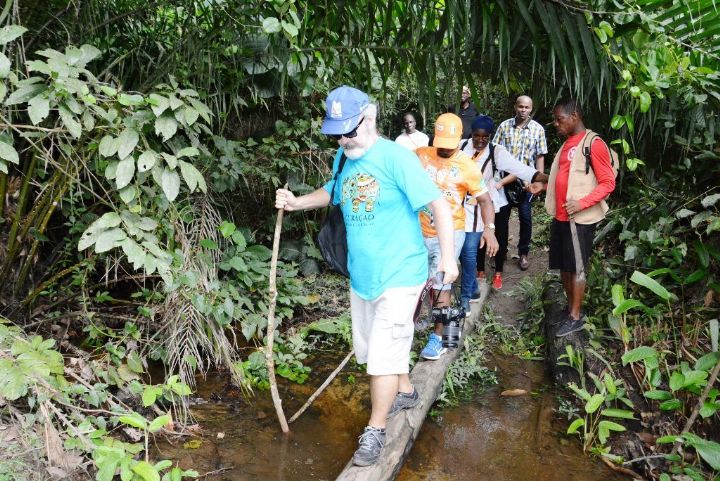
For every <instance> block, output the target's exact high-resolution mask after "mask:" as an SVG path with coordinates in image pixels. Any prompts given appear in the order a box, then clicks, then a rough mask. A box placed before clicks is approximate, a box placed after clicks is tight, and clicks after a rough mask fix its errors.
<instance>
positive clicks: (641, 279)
mask: <svg viewBox="0 0 720 481" xmlns="http://www.w3.org/2000/svg"><path fill="white" fill-rule="evenodd" d="M630 280H631V281H633V282H634V283H635V284H639V285H641V286H643V287H645V288H647V289H650V290H651V291H652V292H654V293H655V295H657V296H658V297H659V298H661V299H662V300H664V301H668V300H670V298H671V297H672V295H671V294H670V292H668V290H667V289H665V288H664V287H663V286H661V285H660V283H659V282H658V281H656V280H655V279H653V278H651V277H648V276H646V275H645V274H643V273H642V272H640V271H635V272H633V274H632V276H630Z"/></svg>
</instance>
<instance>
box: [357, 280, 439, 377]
mask: <svg viewBox="0 0 720 481" xmlns="http://www.w3.org/2000/svg"><path fill="white" fill-rule="evenodd" d="M423 287H425V283H422V284H420V285H418V286H414V287H394V288H391V289H387V290H385V292H383V293H382V294H380V295H379V296H378V297H376V298H375V299H372V300H370V301H368V300H365V299H363V298H362V297H360V296H358V295H357V294H356V293H355V291H353V290H352V289H350V312H351V316H352V334H353V348H354V349H355V357H356V358H357V361H358V363H360V364H366V363H367V373H368V374H370V375H371V376H385V375H390V374H407V373H408V372H410V349H411V348H412V340H413V333H414V332H415V327H414V325H413V314H414V313H415V306H416V305H417V301H418V298H419V297H420V292H422V290H423Z"/></svg>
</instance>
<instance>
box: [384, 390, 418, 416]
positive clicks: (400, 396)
mask: <svg viewBox="0 0 720 481" xmlns="http://www.w3.org/2000/svg"><path fill="white" fill-rule="evenodd" d="M418 404H420V396H419V395H418V392H417V389H415V387H413V392H411V393H410V394H408V393H405V392H399V393H397V394H396V395H395V400H394V401H393V403H392V406H390V411H389V412H388V415H387V417H388V419H389V418H391V417H393V416H395V415H396V414H397V413H399V412H400V411H403V410H405V409H412V408H414V407H415V406H417V405H418Z"/></svg>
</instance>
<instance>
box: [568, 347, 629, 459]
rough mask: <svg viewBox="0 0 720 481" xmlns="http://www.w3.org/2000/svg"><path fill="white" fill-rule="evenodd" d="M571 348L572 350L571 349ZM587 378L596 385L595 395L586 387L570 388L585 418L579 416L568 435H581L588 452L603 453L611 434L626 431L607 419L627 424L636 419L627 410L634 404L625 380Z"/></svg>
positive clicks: (607, 376)
mask: <svg viewBox="0 0 720 481" xmlns="http://www.w3.org/2000/svg"><path fill="white" fill-rule="evenodd" d="M568 347H570V346H569V345H568ZM568 358H569V359H572V358H575V359H578V358H577V357H576V355H575V354H574V353H572V352H569V353H568ZM571 365H572V366H573V367H576V368H577V367H578V366H581V365H582V361H580V364H576V363H574V362H572V363H571ZM579 372H580V375H581V380H582V381H583V384H584V380H585V376H584V374H585V373H584V372H583V371H582V370H580V371H579ZM587 375H588V376H589V377H590V378H591V379H592V381H593V383H594V387H595V393H594V394H591V393H590V391H588V390H587V389H586V388H585V387H578V386H577V385H576V384H575V383H570V384H568V387H569V388H570V390H572V391H573V392H574V393H575V395H576V396H577V397H578V398H579V399H580V400H581V401H582V402H583V403H584V406H583V411H584V416H579V417H578V418H577V419H575V420H574V421H573V422H572V423H571V424H570V426H569V427H568V429H567V434H579V435H580V436H581V438H582V440H583V447H584V449H585V450H594V451H598V452H601V451H602V450H603V449H604V447H605V444H606V443H607V441H608V438H609V437H610V435H611V433H612V432H622V431H625V429H626V428H625V426H623V425H622V424H618V423H617V422H615V421H610V420H608V419H605V418H613V419H626V420H628V419H629V420H633V419H636V418H635V415H634V413H633V411H632V410H628V409H625V408H626V407H629V408H630V409H632V408H633V404H632V402H631V401H630V399H628V397H627V393H626V390H625V387H624V381H623V380H622V379H616V378H614V377H613V376H612V375H611V374H610V373H607V372H606V373H605V374H604V375H603V377H602V378H599V377H598V376H596V375H595V374H593V373H591V372H588V373H587ZM618 403H622V405H623V407H622V408H618V407H614V406H618ZM603 406H604V407H603ZM601 408H602V409H601ZM580 428H582V431H580Z"/></svg>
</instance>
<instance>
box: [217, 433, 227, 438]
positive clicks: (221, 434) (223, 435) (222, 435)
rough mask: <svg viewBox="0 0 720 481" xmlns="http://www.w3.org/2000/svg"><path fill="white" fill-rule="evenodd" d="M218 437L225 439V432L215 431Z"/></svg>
mask: <svg viewBox="0 0 720 481" xmlns="http://www.w3.org/2000/svg"><path fill="white" fill-rule="evenodd" d="M217 438H218V439H225V433H217Z"/></svg>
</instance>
